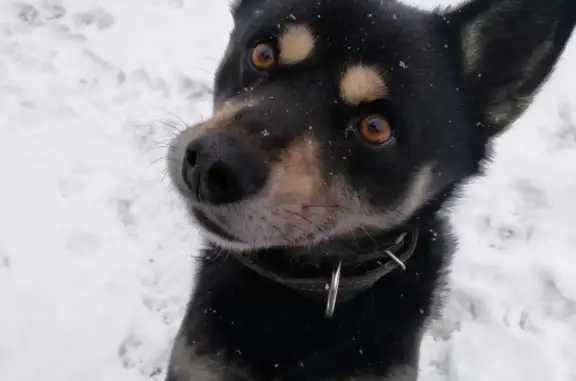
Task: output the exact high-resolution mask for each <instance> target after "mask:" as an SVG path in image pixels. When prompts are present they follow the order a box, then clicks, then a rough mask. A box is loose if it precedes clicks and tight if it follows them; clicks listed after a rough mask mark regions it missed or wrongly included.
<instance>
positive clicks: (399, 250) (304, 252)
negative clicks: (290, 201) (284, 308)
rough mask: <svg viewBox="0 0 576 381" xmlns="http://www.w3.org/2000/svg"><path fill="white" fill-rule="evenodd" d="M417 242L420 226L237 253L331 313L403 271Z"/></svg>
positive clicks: (252, 266) (251, 266)
mask: <svg viewBox="0 0 576 381" xmlns="http://www.w3.org/2000/svg"><path fill="white" fill-rule="evenodd" d="M417 243H418V228H410V229H405V230H400V231H397V232H395V233H393V234H390V233H386V234H385V236H379V235H375V236H372V235H369V234H366V237H364V239H361V240H360V239H358V238H353V239H352V238H348V239H342V240H338V241H332V242H328V243H326V244H323V245H321V246H318V247H315V248H297V249H296V248H292V249H284V250H282V251H280V250H268V251H266V252H259V253H252V254H251V255H246V254H241V253H233V256H234V257H235V258H236V259H237V260H238V261H239V262H240V263H242V264H243V265H244V266H246V267H247V268H249V269H251V270H253V271H254V272H256V273H257V274H259V275H260V276H263V277H265V278H267V279H269V280H272V281H274V282H276V283H279V284H282V285H284V286H286V287H290V288H292V289H294V290H296V291H298V292H299V293H301V294H302V295H303V296H305V297H309V298H314V299H321V300H324V301H325V302H326V315H327V316H328V317H329V316H331V315H332V313H333V312H334V309H335V306H336V304H337V303H339V302H344V301H347V300H350V299H351V298H353V297H355V296H356V295H358V294H360V293H361V292H363V291H365V290H367V289H369V288H370V287H372V286H373V285H374V284H375V283H376V282H377V281H378V280H380V279H381V278H383V277H384V276H386V275H387V274H389V273H391V272H393V271H402V270H404V269H405V268H406V262H407V261H408V260H409V259H410V257H411V256H412V254H413V253H414V251H415V250H416V246H417Z"/></svg>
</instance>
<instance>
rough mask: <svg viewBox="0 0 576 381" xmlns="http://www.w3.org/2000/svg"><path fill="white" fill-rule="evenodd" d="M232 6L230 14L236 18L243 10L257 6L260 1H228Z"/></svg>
mask: <svg viewBox="0 0 576 381" xmlns="http://www.w3.org/2000/svg"><path fill="white" fill-rule="evenodd" d="M228 1H229V4H230V13H231V14H232V16H234V17H236V15H237V14H238V13H239V12H240V10H241V9H243V8H246V7H250V6H252V5H255V4H256V3H257V2H259V1H260V0H228Z"/></svg>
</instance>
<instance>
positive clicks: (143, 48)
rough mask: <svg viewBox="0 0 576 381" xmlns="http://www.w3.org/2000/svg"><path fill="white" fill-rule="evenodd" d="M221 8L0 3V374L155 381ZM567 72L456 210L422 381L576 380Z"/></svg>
mask: <svg viewBox="0 0 576 381" xmlns="http://www.w3.org/2000/svg"><path fill="white" fill-rule="evenodd" d="M419 3H420V4H423V5H424V3H426V4H425V5H426V6H433V5H434V4H435V2H434V1H432V0H426V1H424V0H421V1H420V2H419ZM444 3H447V1H445V2H444ZM226 9H227V1H226V0H213V1H212V2H208V1H201V0H46V1H29V2H26V3H24V2H19V1H16V0H0V173H1V174H2V180H1V183H0V380H6V381H8V380H11V381H37V380H43V381H78V380H81V381H117V380H123V381H142V380H159V379H161V377H162V375H163V371H164V369H163V367H164V366H165V362H166V359H167V354H168V350H169V345H170V340H171V337H172V336H173V335H174V333H175V330H176V329H177V326H178V323H179V319H180V318H181V317H182V313H183V307H184V304H185V303H186V300H187V296H188V290H189V288H190V284H191V280H192V275H193V262H192V256H193V255H194V253H195V249H196V248H197V247H198V237H197V235H196V232H195V231H194V230H192V229H191V228H190V227H189V226H187V221H186V219H185V218H184V215H183V213H182V211H180V209H179V208H178V206H179V204H178V202H177V201H176V199H175V197H173V196H174V193H173V192H172V190H171V188H170V185H169V182H168V181H167V179H165V180H162V179H163V176H164V164H165V163H164V161H163V156H164V154H165V146H163V144H166V139H168V138H169V137H170V136H171V135H172V134H173V127H171V126H170V124H174V125H175V126H178V125H180V126H181V122H180V121H179V118H181V119H183V120H185V121H186V122H188V123H192V122H194V121H196V120H198V119H199V118H202V117H206V116H208V114H209V109H210V107H209V100H210V86H211V73H212V72H213V70H214V68H215V65H216V63H217V60H218V58H219V57H220V56H221V53H222V51H223V46H224V44H225V42H226V37H227V31H228V29H229V27H230V21H231V20H230V19H229V16H228V14H227V11H226ZM574 67H576V42H575V43H573V44H572V45H571V47H570V48H569V50H568V52H567V53H566V55H565V59H564V61H563V62H562V64H561V66H560V68H559V70H558V72H557V73H556V75H555V76H554V78H553V79H552V81H551V82H550V83H549V84H548V85H547V86H546V88H545V91H544V92H543V93H542V95H541V96H540V97H539V98H538V99H537V102H536V104H535V105H534V107H532V108H531V109H530V111H529V112H528V114H527V115H526V116H525V117H523V118H522V120H520V121H519V122H518V123H517V125H516V126H515V128H514V130H513V131H511V132H510V133H508V134H507V135H505V136H504V137H503V138H502V139H501V140H500V142H499V145H498V151H497V152H498V155H497V156H496V163H495V164H494V165H492V166H491V167H490V169H489V172H488V177H486V178H483V179H480V180H477V181H475V182H473V183H472V184H471V185H470V186H469V187H468V189H467V190H466V192H465V193H464V195H465V196H466V197H465V198H464V199H463V200H462V201H461V202H460V203H459V204H458V207H457V208H456V210H455V213H454V222H455V223H456V225H457V227H458V233H459V234H460V235H461V237H462V242H461V250H460V251H459V252H458V254H457V256H456V262H455V264H454V273H453V275H452V277H451V280H452V284H453V288H454V293H453V295H452V297H451V299H450V300H449V304H448V307H447V310H446V313H445V317H444V319H443V320H442V321H440V322H438V323H436V324H435V325H434V327H433V329H432V330H431V332H430V333H429V335H428V336H427V337H426V341H425V344H424V346H423V352H422V364H421V368H422V372H423V375H424V376H425V377H423V380H425V381H447V380H452V381H456V380H458V381H487V380H498V381H526V380H547V381H574V380H576V361H574V359H576V276H575V274H576V252H575V250H574V248H575V247H576V223H574V221H575V220H576V197H574V196H573V194H574V192H575V191H576V167H575V166H574V164H573V163H576V115H574V116H573V115H572V112H573V110H576V96H575V95H574V94H573V90H574V88H575V87H576V76H575V75H573V74H572V75H571V74H570V72H571V71H573V68H574ZM198 381H202V380H198Z"/></svg>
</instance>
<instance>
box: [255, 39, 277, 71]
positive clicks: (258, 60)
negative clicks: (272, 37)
mask: <svg viewBox="0 0 576 381" xmlns="http://www.w3.org/2000/svg"><path fill="white" fill-rule="evenodd" d="M250 63H251V64H252V66H253V67H254V68H255V69H256V70H260V71H269V70H272V69H273V68H274V66H276V50H275V49H274V47H273V46H272V45H270V44H266V43H260V44H257V45H256V46H254V48H253V49H252V52H251V53H250Z"/></svg>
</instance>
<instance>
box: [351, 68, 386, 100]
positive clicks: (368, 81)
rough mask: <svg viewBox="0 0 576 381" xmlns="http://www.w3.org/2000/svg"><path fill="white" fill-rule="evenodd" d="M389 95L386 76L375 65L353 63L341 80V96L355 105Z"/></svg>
mask: <svg viewBox="0 0 576 381" xmlns="http://www.w3.org/2000/svg"><path fill="white" fill-rule="evenodd" d="M387 95H388V89H387V87H386V83H385V82H384V78H383V77H382V75H381V74H380V72H379V71H378V70H377V69H376V68H374V67H368V66H364V65H353V66H351V67H349V68H348V69H347V70H346V72H345V73H344V75H343V76H342V80H341V81H340V97H341V98H342V100H344V101H345V102H346V103H348V104H351V105H353V106H356V105H358V104H360V103H362V102H373V101H375V100H378V99H383V98H385V97H386V96H387Z"/></svg>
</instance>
